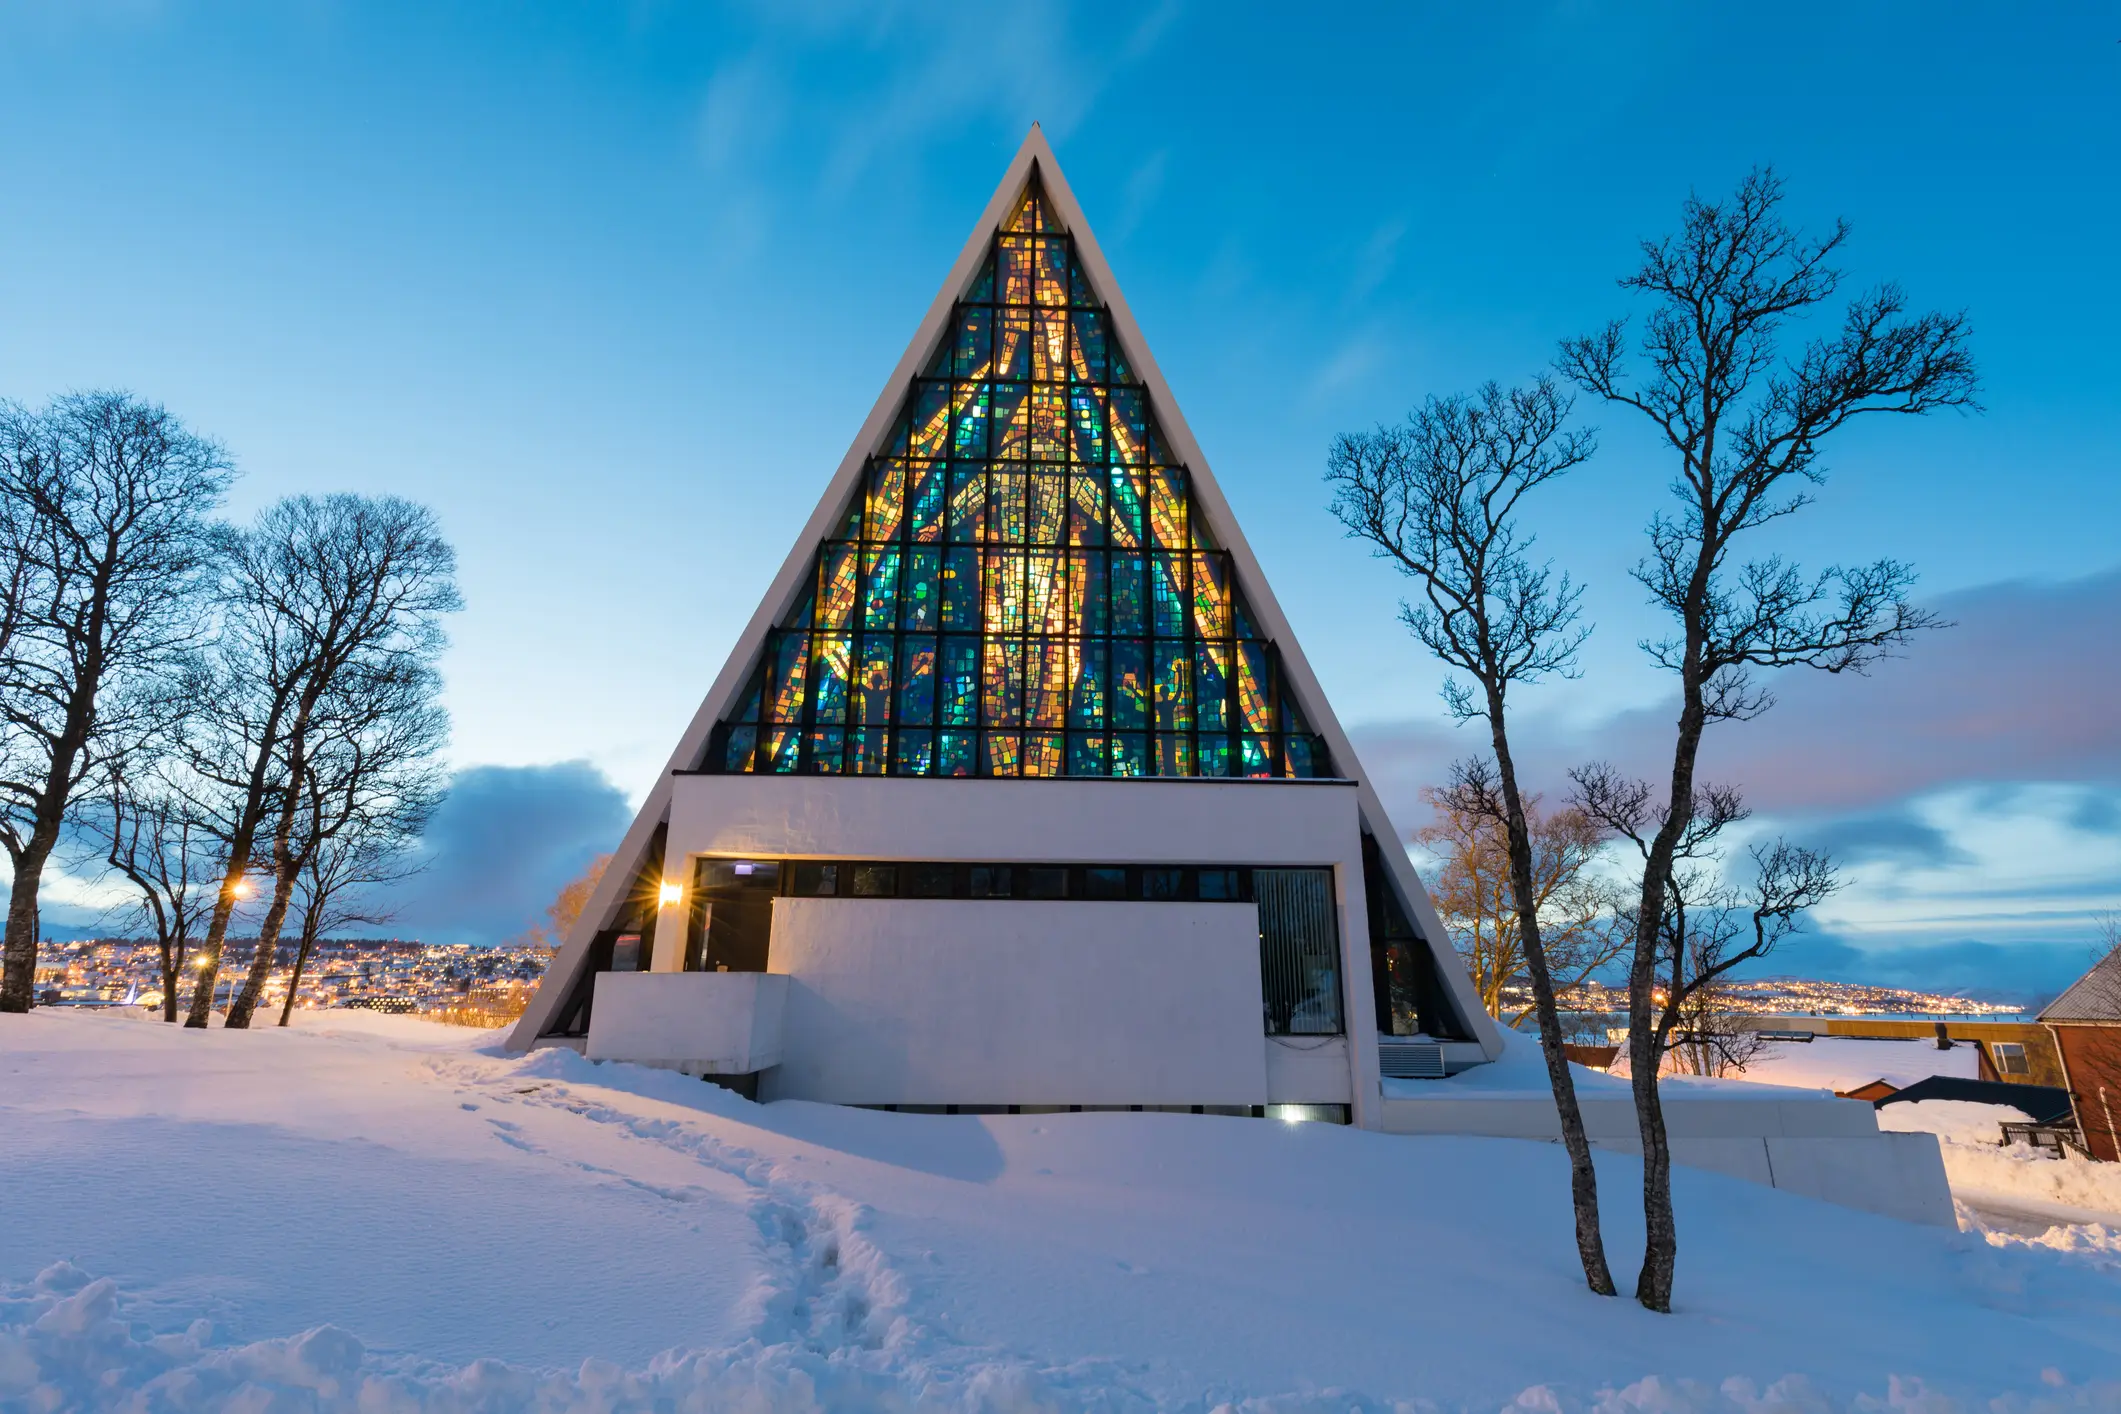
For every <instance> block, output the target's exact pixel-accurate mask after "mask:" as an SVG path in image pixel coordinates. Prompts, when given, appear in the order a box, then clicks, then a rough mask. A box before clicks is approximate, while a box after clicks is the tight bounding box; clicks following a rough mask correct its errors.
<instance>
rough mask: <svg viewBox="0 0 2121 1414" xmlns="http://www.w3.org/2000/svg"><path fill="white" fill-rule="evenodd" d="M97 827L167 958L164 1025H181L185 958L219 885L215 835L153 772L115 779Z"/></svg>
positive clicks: (107, 854) (118, 774)
mask: <svg viewBox="0 0 2121 1414" xmlns="http://www.w3.org/2000/svg"><path fill="white" fill-rule="evenodd" d="M103 804H104V808H105V813H104V815H103V817H102V818H101V819H100V820H98V822H97V828H98V830H99V833H100V834H101V837H102V840H103V842H104V844H105V845H106V846H107V848H106V849H105V852H104V857H105V860H106V861H107V862H108V863H109V865H110V867H111V868H112V869H114V870H116V871H117V873H118V874H119V875H120V876H121V877H122V878H124V879H125V880H126V881H127V882H128V883H130V884H131V885H132V886H133V888H134V890H136V891H137V892H138V894H139V899H138V901H137V902H136V903H135V904H134V905H133V912H134V913H135V914H136V916H138V917H139V919H140V920H141V921H142V922H143V923H145V924H146V926H147V928H148V930H149V931H150V933H152V935H153V937H154V940H155V946H156V949H157V950H158V952H159V953H160V963H161V972H162V1019H163V1020H164V1021H169V1022H174V1021H175V1020H176V1019H177V993H178V991H179V989H180V988H181V987H182V985H183V981H184V964H185V960H186V954H187V952H188V951H189V950H190V948H191V944H192V940H193V939H194V938H196V937H197V936H198V935H199V933H200V925H201V923H202V921H203V920H204V918H205V916H206V914H207V913H208V911H209V910H210V909H211V908H212V900H213V896H214V886H215V885H216V884H217V883H219V882H220V872H219V871H218V870H217V869H216V868H215V867H214V865H215V854H214V850H215V842H214V838H213V834H212V832H211V831H210V830H208V829H207V828H206V825H205V823H204V822H203V821H202V820H201V819H200V818H199V814H198V811H197V810H196V809H195V808H194V807H193V806H192V804H191V802H190V800H188V799H187V798H186V797H185V795H184V793H183V792H182V791H179V790H177V789H176V788H174V787H173V786H171V785H170V783H169V782H168V781H167V780H166V779H164V777H163V776H162V774H161V772H160V771H158V770H156V769H154V768H153V767H147V768H145V769H142V770H140V771H138V772H126V771H119V772H115V773H113V775H112V778H111V780H110V782H109V784H108V788H107V793H106V795H105V798H104V802H103Z"/></svg>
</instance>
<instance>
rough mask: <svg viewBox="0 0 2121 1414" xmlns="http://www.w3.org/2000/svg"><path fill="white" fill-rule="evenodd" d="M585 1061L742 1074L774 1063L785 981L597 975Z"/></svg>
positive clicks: (750, 975)
mask: <svg viewBox="0 0 2121 1414" xmlns="http://www.w3.org/2000/svg"><path fill="white" fill-rule="evenodd" d="M596 989H597V990H596V996H595V997H594V998H593V999H592V1005H591V1007H590V1013H589V1040H588V1043H587V1044H586V1045H585V1046H584V1047H583V1051H582V1053H583V1054H584V1055H586V1056H588V1057H589V1059H591V1060H623V1061H635V1062H637V1063H639V1064H641V1065H659V1066H666V1067H668V1068H670V1069H673V1070H682V1071H685V1072H687V1073H688V1074H692V1075H749V1074H751V1073H752V1072H753V1071H756V1070H763V1069H765V1068H766V1067H767V1066H770V1065H778V1064H779V1063H780V1060H781V1039H782V1034H783V1033H782V1025H781V1021H782V1016H783V1014H784V1012H785V1009H786V1004H787V996H788V979H787V978H786V977H776V976H774V975H772V974H771V973H766V972H600V973H598V974H597V979H596Z"/></svg>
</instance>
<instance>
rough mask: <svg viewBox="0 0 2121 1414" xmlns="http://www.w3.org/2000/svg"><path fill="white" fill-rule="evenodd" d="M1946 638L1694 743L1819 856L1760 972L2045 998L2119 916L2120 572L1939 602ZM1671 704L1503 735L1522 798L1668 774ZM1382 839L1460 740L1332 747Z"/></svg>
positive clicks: (1792, 681) (1720, 774)
mask: <svg viewBox="0 0 2121 1414" xmlns="http://www.w3.org/2000/svg"><path fill="white" fill-rule="evenodd" d="M1931 607H1933V608H1935V609H1936V610H1937V611H1938V612H1939V613H1940V614H1941V615H1942V616H1943V617H1944V618H1946V619H1947V620H1950V621H1951V626H1950V627H1948V628H1945V629H1941V630H1938V631H1937V632H1935V633H1932V634H1929V635H1926V636H1924V637H1923V638H1922V639H1921V640H1920V641H1918V642H1917V643H1915V644H1914V645H1912V647H1911V648H1910V649H1909V650H1908V653H1907V656H1906V657H1904V658H1898V659H1893V660H1890V661H1888V662H1885V663H1882V664H1880V665H1879V666H1878V667H1877V668H1876V669H1874V670H1873V671H1872V672H1871V673H1870V674H1869V675H1868V676H1864V677H1857V676H1853V675H1844V676H1839V677H1836V676H1830V675H1828V674H1824V673H1817V672H1805V671H1790V672H1785V673H1782V674H1780V675H1778V676H1776V677H1775V678H1774V679H1773V680H1772V681H1771V683H1770V686H1771V687H1772V688H1773V690H1774V692H1775V694H1776V696H1777V698H1778V701H1777V703H1776V705H1775V707H1774V708H1773V710H1771V711H1770V712H1769V713H1768V714H1767V715H1766V716H1765V717H1763V718H1761V719H1760V720H1758V721H1754V722H1749V723H1732V724H1723V725H1719V726H1716V727H1713V728H1711V729H1710V732H1709V735H1708V737H1707V738H1706V740H1705V743H1704V747H1703V751H1702V770H1703V774H1704V776H1705V778H1706V779H1709V780H1712V781H1718V782H1728V783H1731V784H1735V785H1737V786H1739V787H1741V788H1742V789H1743V790H1744V792H1745V795H1746V798H1747V800H1748V801H1749V802H1750V803H1751V804H1752V806H1753V807H1754V809H1755V810H1756V811H1757V812H1758V816H1759V819H1760V821H1761V823H1762V824H1763V825H1764V826H1767V827H1770V828H1773V829H1779V830H1783V831H1786V832H1788V833H1790V834H1791V835H1792V836H1793V837H1797V838H1801V839H1803V840H1804V841H1805V842H1807V843H1811V844H1816V845H1820V846H1824V847H1826V848H1828V849H1829V850H1831V851H1832V852H1833V854H1834V856H1835V858H1836V859H1837V860H1838V861H1839V862H1840V863H1841V864H1842V865H1843V867H1844V871H1845V874H1846V877H1847V880H1848V887H1847V888H1846V889H1845V890H1844V892H1843V893H1842V894H1841V895H1839V896H1838V897H1837V898H1836V899H1835V900H1834V901H1833V903H1832V904H1831V905H1830V906H1829V907H1828V908H1826V909H1822V910H1821V915H1820V922H1821V930H1822V931H1821V932H1819V933H1815V934H1812V935H1809V936H1808V938H1807V939H1806V940H1805V941H1803V942H1801V943H1800V942H1793V943H1792V944H1791V946H1790V948H1789V950H1788V952H1787V953H1786V954H1785V955H1784V957H1783V958H1782V959H1781V960H1780V961H1778V962H1777V963H1776V964H1775V967H1774V970H1776V971H1785V970H1787V971H1807V972H1812V973H1815V974H1817V975H1823V976H1846V977H1864V978H1870V979H1873V980H1878V981H1889V980H1897V981H1904V982H1907V983H1910V984H1920V985H1927V986H1938V987H1971V986H1988V987H1991V988H2002V989H2004V990H2011V991H2017V992H2020V993H2024V994H2038V993H2040V992H2043V991H2045V992H2052V990H2053V989H2054V988H2056V987H2059V986H2060V985H2061V984H2062V983H2064V982H2066V981H2068V980H2069V978H2071V977H2073V976H2075V975H2076V974H2077V973H2078V972H2080V971H2082V970H2083V967H2084V965H2085V955H2084V945H2085V943H2084V940H2085V938H2086V937H2088V936H2089V933H2090V923H2089V920H2090V918H2091V917H2092V916H2093V915H2094V914H2096V913H2097V912H2099V911H2102V910H2104V909H2109V908H2114V909H2121V711H2117V710H2116V704H2117V703H2121V652H2116V651H2115V649H2116V645H2117V644H2121V571H2110V572H2107V573H2103V574H2099V575H2094V576H2090V577H2087V578H2083V579H2077V580H2070V581H2064V582H2047V583H2041V582H2031V581H2010V582H2005V583H1998V584H1990V585H1983V586H1979V587H1977V588H1973V589H1968V590H1965V591H1961V592H1958V593H1954V594H1949V595H1944V596H1940V597H1939V598H1938V599H1937V600H1935V601H1934V602H1933V603H1932V606H1931ZM1676 716H1677V701H1676V698H1675V699H1671V700H1668V701H1666V702H1664V703H1661V704H1659V705H1657V706H1655V707H1649V708H1644V709H1639V710H1634V711H1629V712H1623V713H1619V714H1616V715H1614V716H1612V717H1609V718H1607V719H1605V720H1603V721H1600V722H1597V723H1595V724H1593V725H1591V726H1588V727H1571V726H1568V725H1566V724H1564V723H1563V722H1562V721H1560V720H1559V719H1558V718H1555V717H1542V716H1527V717H1526V718H1524V719H1523V720H1522V721H1519V722H1515V723H1513V724H1512V736H1513V746H1514V747H1515V749H1516V752H1517V755H1518V758H1519V762H1520V768H1521V770H1522V773H1523V775H1524V778H1525V780H1526V782H1527V784H1528V786H1530V788H1532V789H1534V790H1537V791H1541V792H1543V793H1545V795H1546V796H1547V797H1548V798H1549V799H1550V800H1558V799H1560V798H1561V797H1563V796H1564V795H1566V793H1567V791H1568V780H1567V771H1568V769H1569V768H1570V767H1571V766H1574V765H1577V764H1580V763H1582V762H1586V761H1592V760H1606V761H1611V762H1613V763H1615V764H1616V765H1618V766H1620V767H1621V768H1622V769H1624V770H1627V771H1630V772H1632V773H1635V774H1638V775H1641V776H1644V777H1646V778H1649V779H1652V780H1655V779H1658V778H1659V777H1660V775H1661V774H1662V773H1663V771H1665V770H1668V769H1669V760H1670V752H1671V740H1672V731H1673V726H1674V719H1675V718H1676ZM1354 736H1355V739H1356V745H1357V748H1358V749H1359V750H1360V751H1361V752H1362V755H1363V759H1364V761H1365V763H1366V764H1367V765H1368V766H1369V767H1370V769H1371V772H1372V774H1373V775H1374V776H1375V777H1376V779H1377V781H1378V785H1379V789H1380V790H1381V791H1382V792H1383V794H1384V796H1385V800H1386V804H1387V807H1388V808H1389V809H1390V810H1391V811H1392V813H1393V816H1394V819H1395V821H1396V822H1397V823H1399V824H1400V826H1401V827H1402V828H1413V827H1415V826H1418V825H1420V824H1421V823H1423V822H1424V821H1425V820H1426V819H1427V817H1428V814H1429V812H1428V809H1427V807H1426V806H1425V805H1424V804H1423V803H1422V801H1421V798H1420V792H1421V789H1422V787H1424V786H1427V785H1430V784H1433V783H1435V782H1437V781H1440V780H1442V779H1444V778H1445V776H1446V774H1447V772H1448V770H1449V767H1450V763H1451V761H1452V760H1453V759H1455V758H1457V757H1461V756H1466V755H1470V754H1472V753H1475V752H1478V751H1480V750H1481V749H1482V747H1483V744H1484V742H1483V738H1482V737H1481V735H1480V734H1479V733H1477V732H1475V731H1473V730H1471V729H1467V730H1454V729H1453V728H1452V727H1451V726H1449V725H1448V724H1447V723H1445V722H1444V721H1443V720H1442V717H1441V714H1440V713H1438V714H1437V716H1436V717H1434V718H1431V719H1428V720H1425V721H1414V722H1397V723H1385V724H1379V725H1373V726H1371V727H1368V728H1365V729H1362V730H1358V731H1356V732H1355V733H1354Z"/></svg>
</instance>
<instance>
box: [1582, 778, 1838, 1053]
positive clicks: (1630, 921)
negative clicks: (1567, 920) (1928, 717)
mask: <svg viewBox="0 0 2121 1414" xmlns="http://www.w3.org/2000/svg"><path fill="white" fill-rule="evenodd" d="M1570 778H1571V779H1572V780H1573V781H1574V782H1575V783H1576V791H1575V795H1574V803H1575V805H1576V807H1577V808H1578V809H1580V810H1582V811H1583V812H1584V813H1585V814H1587V815H1589V816H1591V817H1592V818H1593V819H1596V820H1597V821H1599V823H1600V824H1602V825H1604V826H1605V827H1606V828H1607V829H1609V830H1611V831H1612V832H1613V834H1614V835H1616V836H1618V837H1620V838H1621V839H1624V840H1626V841H1627V842H1628V843H1629V844H1631V845H1632V846H1633V847H1634V850H1635V854H1636V857H1637V859H1638V861H1639V862H1640V865H1641V867H1643V868H1645V869H1647V868H1649V867H1650V861H1651V859H1652V857H1653V853H1654V850H1655V847H1656V840H1657V836H1658V834H1659V833H1660V831H1661V830H1662V828H1663V826H1664V823H1665V819H1666V816H1665V811H1666V810H1667V809H1668V806H1667V805H1666V803H1665V802H1664V801H1663V800H1662V799H1661V798H1660V796H1659V794H1658V792H1657V790H1656V788H1655V787H1653V786H1652V785H1651V784H1650V783H1649V782H1647V781H1642V780H1635V779H1632V778H1630V777H1627V776H1624V775H1622V774H1621V773H1620V772H1618V771H1616V770H1614V769H1613V767H1612V766H1610V765H1608V764H1606V763H1604V762H1599V763H1596V764H1593V765H1590V766H1586V767H1583V768H1581V769H1579V770H1576V771H1572V772H1570ZM1751 817H1752V811H1751V809H1750V808H1748V807H1747V805H1746V804H1745V801H1744V799H1743V798H1742V797H1741V796H1740V795H1739V794H1738V792H1737V791H1736V790H1734V789H1732V788H1731V787H1729V786H1717V785H1704V786H1701V787H1700V788H1698V789H1697V790H1696V792H1695V797H1694V802H1693V808H1692V809H1691V810H1690V811H1689V812H1688V819H1687V825H1686V828H1685V829H1684V830H1683V831H1681V833H1680V835H1679V837H1678V840H1677V841H1676V842H1675V844H1674V845H1673V848H1672V860H1671V863H1670V866H1669V872H1668V874H1667V875H1666V878H1665V883H1664V889H1663V891H1662V892H1663V898H1664V910H1665V911H1664V916H1663V917H1662V918H1661V919H1659V920H1658V923H1657V928H1656V935H1657V948H1658V959H1657V971H1656V974H1655V982H1654V985H1653V986H1652V989H1651V999H1652V1001H1653V1003H1654V1004H1655V1006H1656V1008H1657V1010H1656V1012H1655V1016H1654V1020H1653V1024H1652V1027H1651V1030H1650V1045H1649V1047H1648V1050H1647V1054H1648V1060H1647V1061H1646V1062H1645V1063H1646V1064H1649V1065H1652V1066H1655V1067H1657V1068H1658V1069H1660V1070H1662V1069H1663V1068H1664V1065H1665V1060H1666V1057H1667V1056H1668V1055H1669V1056H1673V1057H1674V1058H1675V1059H1676V1060H1677V1061H1678V1063H1679V1064H1678V1068H1679V1069H1682V1070H1687V1071H1691V1072H1693V1073H1694V1074H1696V1075H1722V1074H1725V1073H1726V1072H1728V1071H1730V1070H1733V1069H1737V1070H1743V1069H1744V1068H1745V1063H1746V1062H1747V1061H1748V1060H1751V1059H1752V1058H1753V1056H1754V1055H1755V1054H1757V1053H1758V1046H1757V1045H1756V1044H1755V1043H1754V1039H1753V1033H1752V1032H1750V1031H1748V1030H1746V1029H1745V1028H1743V1027H1741V1026H1739V1025H1738V1024H1737V1021H1736V1018H1735V1016H1734V1014H1733V1013H1732V1011H1731V1008H1730V1006H1729V1004H1728V995H1729V986H1728V984H1729V980H1730V977H1731V974H1732V973H1733V972H1734V971H1735V970H1736V969H1738V968H1740V967H1742V966H1744V965H1745V964H1747V963H1750V962H1755V961H1758V960H1759V959H1760V958H1762V957H1765V956H1767V954H1768V953H1770V952H1772V951H1773V950H1774V948H1775V946H1776V945H1777V944H1778V943H1780V942H1781V941H1782V940H1783V939H1784V938H1786V937H1788V936H1789V935H1790V934H1791V933H1793V932H1795V931H1796V930H1797V928H1798V927H1799V926H1800V925H1801V923H1802V920H1803V916H1804V914H1805V913H1806V912H1808V911H1809V910H1811V909H1812V908H1815V907H1817V906H1818V905H1819V904H1820V903H1822V902H1824V901H1825V900H1826V899H1827V897H1829V896H1830V895H1831V894H1833V893H1834V891H1835V890H1837V889H1839V888H1840V887H1841V879H1840V874H1839V872H1838V871H1837V870H1836V868H1835V867H1834V863H1833V860H1832V859H1831V858H1830V857H1829V856H1828V855H1827V854H1826V853H1825V852H1824V851H1821V850H1816V849H1810V848H1806V847H1804V846H1801V845H1795V844H1791V843H1790V842H1789V841H1787V840H1785V839H1781V838H1777V839H1774V840H1772V841H1768V842H1765V843H1759V844H1755V845H1753V846H1752V847H1751V848H1750V850H1749V853H1750V855H1751V858H1752V864H1753V870H1752V878H1751V880H1750V882H1748V883H1744V884H1738V883H1733V882H1732V881H1731V880H1730V879H1729V877H1728V875H1727V871H1726V869H1725V867H1724V863H1725V858H1724V857H1725V852H1726V845H1725V842H1724V834H1725V832H1726V831H1728V830H1729V829H1731V828H1732V827H1733V826H1736V825H1741V824H1743V823H1744V822H1745V821H1746V820H1748V819H1750V818H1751ZM1623 922H1624V924H1625V925H1626V928H1627V931H1628V933H1629V934H1630V935H1632V934H1633V932H1634V931H1635V928H1634V924H1635V922H1636V920H1635V918H1634V917H1633V915H1632V911H1630V912H1629V913H1627V914H1626V915H1625V916H1624V917H1623ZM1629 1049H1630V1055H1629V1068H1630V1071H1631V1073H1632V1070H1633V1067H1634V1065H1635V1064H1636V1059H1635V1054H1634V1047H1633V1046H1632V1045H1631V1046H1630V1048H1629Z"/></svg>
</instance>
